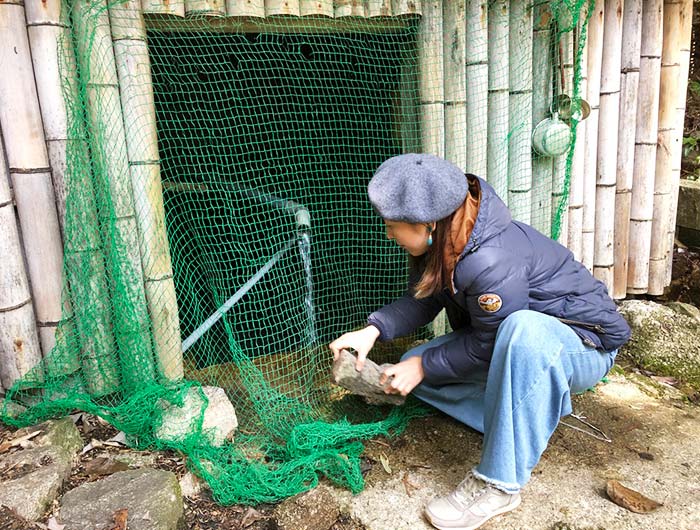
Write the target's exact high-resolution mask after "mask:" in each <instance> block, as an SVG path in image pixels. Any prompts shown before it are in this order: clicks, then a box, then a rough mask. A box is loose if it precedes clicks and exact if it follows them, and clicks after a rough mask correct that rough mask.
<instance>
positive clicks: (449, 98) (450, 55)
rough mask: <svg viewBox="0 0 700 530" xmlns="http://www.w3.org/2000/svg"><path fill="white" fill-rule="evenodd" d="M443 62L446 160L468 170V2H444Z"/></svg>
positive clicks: (447, 0) (452, 0)
mask: <svg viewBox="0 0 700 530" xmlns="http://www.w3.org/2000/svg"><path fill="white" fill-rule="evenodd" d="M443 13H444V17H443V20H444V31H443V35H444V42H443V57H444V58H443V61H444V67H445V158H446V159H447V160H449V161H450V162H452V163H454V164H455V165H456V166H458V167H459V168H461V169H462V171H465V172H466V171H467V138H466V131H467V102H466V97H467V88H466V69H465V56H464V47H465V45H466V40H465V30H466V19H465V15H466V13H465V3H464V2H463V1H454V0H445V1H444V2H443Z"/></svg>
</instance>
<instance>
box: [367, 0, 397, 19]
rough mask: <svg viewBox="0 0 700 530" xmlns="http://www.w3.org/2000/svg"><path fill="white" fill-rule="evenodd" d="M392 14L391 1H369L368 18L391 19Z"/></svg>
mask: <svg viewBox="0 0 700 530" xmlns="http://www.w3.org/2000/svg"><path fill="white" fill-rule="evenodd" d="M391 14H392V13H391V0H368V2H367V16H368V17H390V16H391Z"/></svg>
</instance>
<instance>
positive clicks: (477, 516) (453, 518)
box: [425, 472, 520, 530]
mask: <svg viewBox="0 0 700 530" xmlns="http://www.w3.org/2000/svg"><path fill="white" fill-rule="evenodd" d="M518 505H520V494H519V493H513V494H509V493H505V492H503V491H501V490H498V489H496V488H494V487H493V486H491V485H490V484H487V483H486V482H484V481H483V480H480V479H478V478H476V477H475V476H474V475H473V474H472V473H471V472H469V474H468V475H467V478H465V479H464V480H463V481H462V482H461V483H460V484H459V486H457V489H456V490H454V491H453V492H452V493H450V494H449V495H447V496H445V497H438V498H436V499H433V500H432V501H430V503H428V506H426V508H425V515H426V516H427V518H428V520H429V521H430V523H431V524H432V525H433V526H434V527H435V528H439V529H440V530H448V529H449V530H475V529H476V528H479V527H480V526H481V525H482V524H484V523H485V522H486V521H488V520H489V519H491V518H492V517H494V516H496V515H500V514H502V513H506V512H509V511H511V510H515V508H517V507H518Z"/></svg>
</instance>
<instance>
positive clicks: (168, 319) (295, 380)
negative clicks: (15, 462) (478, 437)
mask: <svg viewBox="0 0 700 530" xmlns="http://www.w3.org/2000/svg"><path fill="white" fill-rule="evenodd" d="M133 4H134V3H133V2H131V3H130V4H129V5H133ZM136 4H138V2H137V3H136ZM344 4H348V3H347V2H345V3H344ZM362 4H363V3H362V2H359V3H358V5H362ZM426 4H427V3H425V2H424V3H423V8H422V15H418V14H416V15H410V16H393V17H380V18H373V19H370V18H368V17H361V16H351V17H344V18H342V19H338V18H336V19H332V18H328V17H322V16H305V17H296V16H287V17H275V18H266V19H265V18H261V19H250V18H242V17H239V18H230V17H229V18H226V19H221V18H219V17H210V16H204V15H191V14H188V16H187V17H186V18H185V19H181V18H178V17H168V16H161V17H149V18H147V21H146V30H145V31H143V32H141V33H139V32H138V30H137V29H134V28H136V25H133V24H132V20H131V19H129V16H128V12H126V11H119V8H120V7H124V6H122V5H120V3H119V2H117V3H113V4H111V5H110V6H109V8H108V7H107V5H105V4H104V2H94V1H92V0H84V1H81V2H77V1H73V2H71V1H69V2H67V3H66V4H65V5H66V13H65V23H66V25H67V26H68V27H69V28H70V35H71V38H70V39H69V40H65V41H63V42H61V47H60V48H61V49H60V52H61V53H60V56H61V58H62V59H61V72H62V78H63V79H64V85H65V86H64V96H65V98H66V100H67V104H68V138H69V140H68V142H67V165H66V175H65V178H66V187H67V190H68V194H67V199H66V219H65V240H64V250H65V265H64V271H65V285H64V308H65V310H64V315H63V319H62V321H61V322H60V325H59V328H58V332H57V342H56V347H55V348H54V349H53V351H52V352H50V354H48V355H46V356H45V358H44V361H43V362H42V363H41V364H40V365H39V366H37V367H36V368H35V369H34V370H33V371H32V372H30V373H28V374H26V375H25V376H24V377H23V378H22V379H21V380H19V381H17V382H16V383H15V385H14V386H13V387H12V388H11V389H10V390H9V392H8V394H7V396H6V399H5V401H4V408H3V412H2V421H4V422H6V423H8V424H11V425H16V426H21V425H27V424H30V423H33V422H36V421H39V420H42V419H45V418H49V417H55V416H59V415H62V414H66V413H68V412H70V411H74V410H76V409H79V410H83V411H87V412H90V413H94V414H97V415H99V416H101V417H103V418H105V419H107V420H108V421H109V422H110V423H112V424H113V425H115V426H116V427H118V428H119V429H121V430H123V431H125V432H126V433H127V435H128V437H129V441H130V443H131V444H133V445H134V446H136V447H139V448H155V449H162V448H170V449H175V450H178V451H181V452H182V453H184V454H186V455H187V463H188V466H189V467H190V468H191V469H192V470H193V471H195V472H196V473H198V474H200V475H201V476H203V477H205V478H206V480H207V481H208V482H209V484H210V486H211V487H212V490H213V493H214V496H215V498H216V499H217V500H218V501H220V502H222V503H257V502H263V501H266V502H269V501H276V500H279V499H282V498H285V497H288V496H290V495H293V494H296V493H299V492H301V491H304V490H307V489H309V488H311V487H313V486H314V485H315V484H316V483H317V482H318V480H319V477H321V476H325V477H327V478H329V479H330V480H332V481H333V482H335V483H337V484H340V485H343V486H346V487H348V488H350V489H351V490H352V491H353V492H357V491H360V490H361V489H362V487H363V479H362V474H361V473H360V465H359V464H360V454H361V453H362V450H363V444H362V440H366V439H368V438H371V437H375V436H379V435H387V436H393V435H396V434H398V433H400V432H401V431H402V429H404V428H405V427H406V425H407V422H408V421H409V420H410V419H411V418H413V417H416V416H417V415H420V414H424V413H425V409H423V408H421V407H420V406H419V405H417V404H416V403H415V402H412V401H409V404H408V405H406V406H403V407H396V408H387V407H368V406H366V405H365V404H364V403H363V402H362V401H360V400H359V399H358V398H356V397H355V396H350V395H348V394H347V393H346V392H344V391H342V390H340V389H339V388H338V387H335V386H333V385H331V384H330V381H329V375H330V366H331V362H332V356H331V355H330V352H329V351H328V348H327V344H328V342H330V341H331V340H332V339H334V338H335V337H337V336H338V335H340V334H341V333H343V332H346V331H349V330H352V329H357V328H359V327H360V326H362V325H363V323H364V322H365V319H366V317H367V315H368V313H370V312H371V311H373V310H374V309H376V308H377V307H380V306H381V305H383V304H385V303H387V302H389V301H391V300H392V299H394V298H395V297H397V296H399V295H400V294H401V293H402V292H403V290H404V288H405V282H406V271H407V266H406V259H405V256H404V254H403V252H402V251H401V249H400V248H398V247H397V246H396V245H394V244H393V243H391V242H389V241H388V240H387V239H386V238H385V237H384V231H383V224H382V222H381V219H379V218H378V217H377V216H376V214H375V213H374V212H373V211H372V209H371V207H370V205H369V203H368V201H367V198H366V186H367V183H368V181H369V179H370V178H371V176H372V174H373V172H374V170H375V169H376V168H377V167H378V166H379V164H380V163H381V162H382V161H383V160H385V159H386V158H388V157H391V156H394V155H397V154H400V153H402V152H408V151H420V150H428V147H430V150H432V151H433V152H435V151H437V154H440V155H443V156H446V157H449V158H453V159H454V161H455V162H456V163H459V164H461V165H462V166H466V167H463V169H465V170H466V171H469V172H474V173H479V174H481V175H482V176H484V177H485V178H487V179H488V181H489V182H490V183H491V184H492V185H493V186H494V187H495V188H496V190H497V191H499V193H500V194H501V196H502V198H503V199H504V200H505V201H507V202H508V204H509V206H510V207H511V209H512V210H513V212H514V216H515V217H516V218H517V219H521V220H523V221H526V222H529V223H530V224H532V225H533V226H536V227H537V228H538V229H540V230H541V231H543V232H544V233H546V234H547V235H551V236H552V237H554V238H557V237H559V234H560V231H561V222H562V219H563V218H564V217H565V215H566V206H567V194H568V187H569V184H568V183H569V178H570V173H571V165H572V156H573V148H572V146H573V142H574V139H575V138H574V135H572V136H571V138H570V139H569V140H568V141H567V142H566V146H565V147H566V149H565V152H564V154H562V155H560V156H557V157H551V156H550V157H545V156H540V155H538V154H537V153H535V152H533V151H532V149H531V146H530V141H531V139H530V136H531V131H532V128H533V126H534V125H536V124H537V123H539V122H540V121H541V120H544V119H545V118H547V117H551V115H552V111H556V110H561V111H562V118H563V119H567V118H566V116H563V110H564V109H557V102H560V103H562V102H563V103H566V101H565V98H564V99H562V97H561V95H562V94H566V95H568V96H569V100H570V101H571V102H572V103H571V106H572V107H573V108H574V109H575V110H576V108H577V106H578V98H579V85H580V77H581V75H580V58H581V57H580V55H581V50H582V49H583V41H584V36H585V22H586V18H587V14H588V12H589V10H590V8H591V6H590V5H589V2H586V1H585V0H578V1H577V2H568V1H561V2H544V3H541V4H535V5H531V4H528V3H525V4H524V5H520V2H513V3H511V4H510V7H511V13H510V15H509V14H508V10H507V8H508V7H509V3H508V2H492V3H491V4H489V5H487V4H483V5H482V6H481V9H482V11H483V12H488V15H489V17H490V20H491V25H489V27H488V32H489V34H491V33H492V32H493V35H497V34H500V35H503V34H505V36H506V38H505V40H503V38H501V40H500V41H499V38H498V37H493V38H488V39H483V38H479V37H478V35H477V36H475V35H476V34H474V35H472V33H470V32H471V31H472V30H474V28H475V26H478V25H479V21H478V20H476V21H474V20H473V18H474V16H473V15H474V10H473V9H471V8H469V9H467V10H466V17H465V18H462V19H459V18H457V19H454V20H453V18H454V17H455V14H454V13H455V11H459V9H456V10H455V9H454V6H458V3H453V2H451V1H450V2H445V4H444V6H445V9H444V10H443V13H444V16H443V18H444V21H443V22H444V23H443V32H444V35H445V37H444V39H443V36H442V35H439V37H438V38H435V32H436V31H437V32H439V31H440V29H439V27H438V26H436V25H434V24H433V23H432V22H431V23H430V24H428V23H427V21H426V17H432V18H431V20H433V21H434V20H435V16H436V15H435V14H436V13H437V12H438V11H440V9H439V8H440V3H439V2H438V3H437V4H435V3H430V4H429V5H426ZM472 4H474V3H473V2H468V3H467V4H462V5H461V9H462V10H464V8H465V5H468V6H470V5H472ZM353 5H354V4H353ZM474 5H477V7H479V4H478V3H476V4H474ZM430 6H433V7H432V8H431V7H430ZM436 6H437V8H438V11H435V8H436ZM504 6H505V9H506V10H505V11H504ZM517 6H520V8H518V7H517ZM516 8H517V9H520V11H519V13H520V15H518V16H520V17H523V19H524V20H526V21H527V20H529V22H528V24H530V25H529V26H527V25H526V26H525V27H526V28H527V30H528V33H529V34H530V35H534V38H533V39H532V40H531V41H530V42H532V43H534V46H533V45H532V44H530V46H531V47H530V48H528V45H527V44H522V45H520V44H517V41H513V40H512V39H514V38H515V37H514V36H513V35H511V37H510V39H511V40H510V47H511V49H510V52H508V46H507V45H508V43H509V37H508V35H509V32H508V24H506V26H505V28H503V27H500V28H498V27H496V26H497V25H498V24H501V25H502V24H503V22H504V21H505V22H506V23H507V22H508V21H509V19H510V26H511V28H514V27H515V23H516V18H517V17H516V16H515V15H514V13H513V9H516ZM503 13H505V17H504V16H503ZM477 14H478V12H477ZM122 17H123V18H122ZM439 17H440V16H439V15H438V18H439ZM477 18H478V17H477ZM222 20H224V22H225V23H222ZM455 20H457V21H458V22H457V23H455ZM459 20H462V22H461V23H460V22H459ZM450 24H453V25H454V27H455V28H457V29H455V30H454V32H453V31H452V29H451V28H450V26H449V25H450ZM460 24H461V26H460ZM492 26H493V28H492ZM110 27H111V38H110ZM460 27H461V29H462V30H466V39H465V40H464V41H462V42H463V43H462V44H461V45H460V44H459V42H458V37H457V36H458V35H459V34H460V31H461V30H459V28H460ZM426 28H427V29H426ZM105 31H106V33H105ZM504 31H505V33H503V32H504ZM499 32H500V33H499ZM511 33H512V34H514V33H517V32H516V31H515V30H514V29H512V31H511ZM105 35H106V37H105ZM455 35H457V36H455ZM483 35H484V34H483V33H482V36H483ZM489 41H491V42H492V45H494V44H493V42H496V44H498V43H499V42H500V45H504V44H505V45H506V50H505V54H503V53H495V54H494V57H500V58H499V59H498V60H499V61H500V62H499V63H498V64H499V65H503V64H505V68H506V69H507V70H508V71H507V72H506V71H498V69H497V67H496V66H494V65H493V64H489V63H488V61H487V62H486V63H484V61H483V59H482V58H480V57H486V56H487V49H488V43H489ZM464 42H467V43H469V45H468V46H467V52H466V53H465V52H464V48H463V46H464ZM525 42H527V39H525ZM514 43H515V44H514ZM574 43H575V49H574ZM435 46H438V47H439V49H440V52H439V53H437V54H436V53H434V51H435V48H434V47H435ZM460 46H462V48H461V51H460ZM480 47H481V48H480ZM523 47H524V48H523ZM523 49H525V51H526V54H525V55H524V54H523ZM527 55H530V56H531V57H530V59H527V57H526V56H527ZM443 57H445V58H446V59H445V60H443ZM509 57H510V58H511V61H510V63H509V61H508V58H509ZM523 57H525V58H523ZM504 58H505V59H506V60H505V61H503V59H504ZM516 58H519V62H518V61H516ZM520 59H522V60H520ZM494 60H495V59H494ZM431 61H437V62H438V63H439V64H437V63H435V64H433V63H431ZM450 64H452V67H450V66H449V65H450ZM455 64H456V65H457V66H458V67H457V68H454V65H455ZM460 65H461V66H460ZM543 65H544V66H543ZM460 68H461V73H460ZM426 72H438V75H437V76H436V77H435V78H432V77H430V76H428V75H427V74H426ZM455 72H457V73H455ZM533 72H534V76H533ZM441 73H444V75H441ZM482 74H484V75H486V78H483V79H479V75H482ZM450 76H453V77H454V76H457V78H460V77H461V78H462V79H463V82H462V84H460V81H459V79H453V78H451V77H450ZM504 78H505V85H504V86H505V89H504V88H503V86H502V83H503V79H504ZM464 80H466V81H464ZM528 80H529V81H528ZM465 83H466V84H465ZM455 86H457V87H460V89H459V90H458V91H455V90H454V87H455ZM151 94H152V96H151ZM434 94H438V96H437V98H438V99H437V100H435V98H434ZM553 102H554V103H553ZM436 109H437V111H436ZM144 116H145V117H146V118H148V116H150V117H151V119H150V120H149V119H145V118H144ZM455 116H457V118H455ZM465 116H466V117H467V118H465ZM475 116H482V117H483V121H478V120H477V121H475V119H474V117H475ZM460 117H461V118H460ZM567 123H568V124H569V125H571V126H572V129H573V130H574V131H575V127H574V126H575V124H576V121H575V116H574V117H573V118H570V119H568V122H567ZM499 135H500V136H499ZM436 138H437V139H438V141H437V143H436V141H435V139H436ZM476 138H484V139H488V140H487V143H488V145H487V144H483V145H481V144H479V141H480V140H477V139H476ZM434 146H437V147H434ZM467 164H468V165H467ZM208 321H209V322H210V324H211V325H207V324H206V323H207V322H208ZM203 325H204V326H203ZM432 333H433V330H432V329H425V330H421V331H420V332H419V333H418V334H417V335H416V337H429V336H430V335H431V334H432ZM416 337H409V338H407V339H405V340H403V341H400V340H399V341H394V342H393V343H389V344H383V345H380V346H378V348H377V351H376V352H375V354H374V359H375V360H377V361H378V362H383V361H387V360H394V361H395V360H397V358H398V356H399V355H400V354H401V353H403V352H404V351H405V350H406V348H407V347H408V345H409V344H410V342H411V341H412V340H413V339H415V338H416ZM183 350H184V353H183ZM205 386H216V387H220V388H222V389H224V390H225V392H226V394H227V396H228V398H229V399H230V400H231V402H232V403H233V405H234V407H235V409H236V414H237V416H238V422H239V428H238V430H237V431H236V433H235V437H234V440H233V442H230V441H226V442H225V443H223V444H222V445H217V444H215V443H214V442H213V438H212V433H211V432H210V429H208V428H207V427H205V426H204V425H205V423H204V415H203V411H204V409H205V407H206V404H207V398H206V396H205V395H204V392H203V390H202V388H203V387H205ZM186 402H187V403H194V410H195V412H196V413H194V414H192V415H191V421H189V422H188V420H187V418H188V417H189V416H187V414H185V413H184V412H183V413H181V414H178V416H179V417H180V419H181V421H183V422H185V424H186V428H184V429H183V430H182V432H181V433H180V434H179V435H177V436H173V435H166V434H164V432H165V431H167V429H165V430H164V426H163V424H167V421H164V410H166V409H168V407H170V408H172V407H176V410H177V407H179V406H183V405H184V404H185V403H186ZM15 405H22V406H23V407H25V410H24V412H21V413H19V412H17V410H18V409H17V407H15Z"/></svg>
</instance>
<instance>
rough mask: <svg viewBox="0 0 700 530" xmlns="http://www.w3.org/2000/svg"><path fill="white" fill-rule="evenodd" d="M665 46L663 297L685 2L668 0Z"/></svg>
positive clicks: (656, 237)
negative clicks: (682, 13) (682, 16)
mask: <svg viewBox="0 0 700 530" xmlns="http://www.w3.org/2000/svg"><path fill="white" fill-rule="evenodd" d="M663 13H664V14H663V45H662V51H661V82H660V88H659V137H658V145H657V148H656V174H655V178H654V215H653V219H654V220H653V222H652V228H651V249H650V255H649V287H648V293H649V294H652V295H660V294H663V292H664V287H666V261H667V259H668V256H669V253H670V252H672V250H673V247H671V248H669V246H668V232H669V223H670V222H671V215H670V211H671V208H672V206H671V199H672V197H673V193H672V186H673V156H674V153H675V152H676V145H675V144H676V143H680V141H681V138H680V135H678V134H677V133H676V107H677V106H678V92H679V86H678V78H679V74H680V53H681V3H680V0H665V1H664V11H663Z"/></svg>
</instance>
